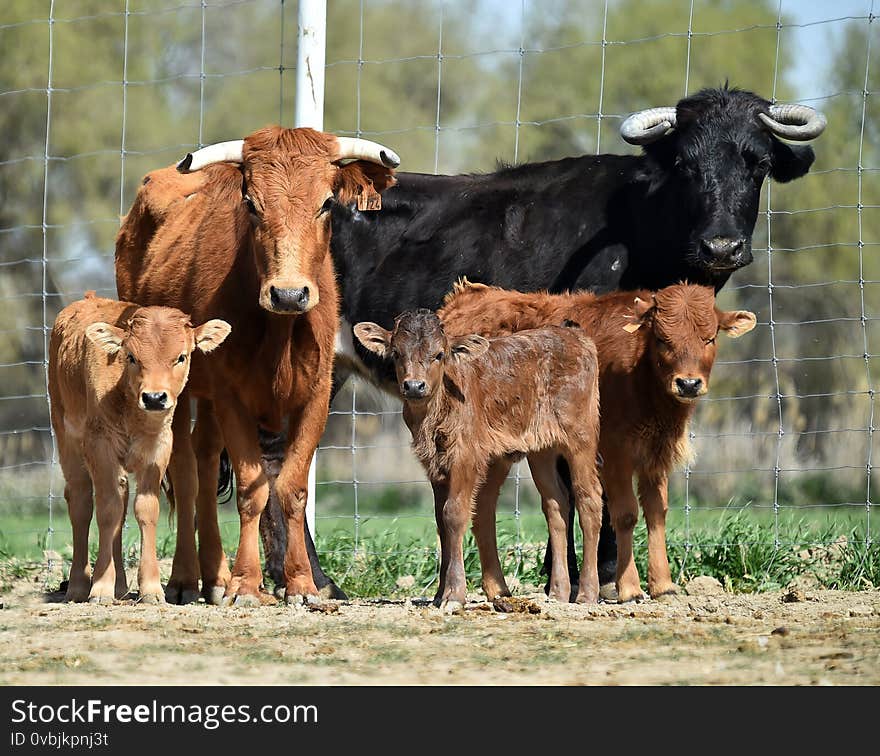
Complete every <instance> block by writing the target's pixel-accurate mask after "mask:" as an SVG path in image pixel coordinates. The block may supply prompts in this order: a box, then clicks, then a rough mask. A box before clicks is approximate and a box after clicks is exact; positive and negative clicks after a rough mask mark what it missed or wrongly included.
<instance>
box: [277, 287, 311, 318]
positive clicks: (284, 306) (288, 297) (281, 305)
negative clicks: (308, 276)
mask: <svg viewBox="0 0 880 756" xmlns="http://www.w3.org/2000/svg"><path fill="white" fill-rule="evenodd" d="M269 299H270V301H271V302H272V309H273V310H275V311H277V312H305V311H306V308H307V307H308V306H309V287H308V286H303V287H302V288H301V289H276V288H275V287H274V286H270V287H269Z"/></svg>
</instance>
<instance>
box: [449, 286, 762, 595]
mask: <svg viewBox="0 0 880 756" xmlns="http://www.w3.org/2000/svg"><path fill="white" fill-rule="evenodd" d="M439 315H440V317H441V318H442V319H443V322H444V324H445V325H446V328H447V330H448V331H449V333H450V334H453V335H455V334H462V333H471V332H476V333H480V334H483V335H484V336H497V335H500V334H507V333H513V332H516V331H519V330H522V329H524V328H536V327H539V326H541V325H545V324H547V323H558V322H561V321H562V320H563V319H570V320H572V321H574V322H576V323H578V324H580V326H581V327H582V328H583V329H584V331H586V333H587V334H589V335H590V336H591V337H592V338H593V339H594V340H595V342H596V347H597V349H598V353H599V396H600V398H601V403H602V423H601V434H600V439H601V440H600V443H599V451H600V453H601V455H602V459H603V468H602V473H601V477H602V482H603V485H604V488H605V493H606V494H607V496H608V511H609V514H610V515H611V521H612V524H613V525H614V529H615V531H616V533H617V592H618V599H619V600H620V601H621V602H623V601H630V600H634V599H638V598H641V597H642V595H643V594H642V589H641V586H640V582H639V574H638V571H637V569H636V566H635V562H634V561H633V551H632V535H633V529H634V528H635V525H636V522H637V521H638V513H639V504H638V501H637V500H636V497H635V496H634V494H633V486H632V478H633V474H635V475H636V476H637V477H638V491H639V500H640V501H641V505H642V509H643V511H644V513H645V520H646V523H647V526H648V591H649V593H650V594H651V596H652V597H656V596H659V595H662V594H664V593H672V592H675V590H676V589H675V585H674V584H673V582H672V578H671V575H670V572H669V561H668V559H667V556H666V512H667V481H668V476H669V473H670V472H671V471H672V469H673V467H674V466H675V465H676V464H680V463H681V462H683V461H684V460H685V459H686V458H687V456H688V453H689V444H688V441H687V427H688V422H689V421H690V418H691V416H692V415H693V412H694V409H695V402H696V400H697V399H698V398H699V397H700V396H703V395H704V394H705V393H706V392H707V391H708V390H709V374H710V372H711V370H712V364H713V362H714V361H715V337H716V336H717V335H718V332H719V331H724V332H725V333H727V335H728V336H730V337H732V338H736V337H738V336H741V335H742V334H744V333H748V332H749V331H750V330H752V328H754V327H755V316H754V314H752V313H751V312H745V311H742V310H736V311H732V312H722V311H721V310H718V309H717V308H716V307H715V293H714V291H713V290H712V289H711V288H708V287H703V286H691V285H687V284H679V285H676V286H669V287H666V288H665V289H661V290H660V291H657V292H650V291H637V292H615V293H611V294H605V295H602V296H595V295H593V294H590V293H589V292H580V293H574V294H548V293H546V292H538V293H534V294H524V293H521V292H518V291H507V290H504V289H499V288H494V287H489V286H484V285H482V284H475V283H470V282H467V281H464V282H463V283H459V284H457V285H456V286H455V288H454V290H453V292H452V293H451V294H449V295H448V296H447V297H446V300H445V302H444V305H443V308H442V309H441V310H440V311H439ZM586 417H588V418H589V412H588V413H587V414H586ZM477 537H478V538H480V537H481V538H483V540H487V539H488V538H489V537H490V536H489V534H481V533H477ZM491 537H492V538H494V534H492V536H491Z"/></svg>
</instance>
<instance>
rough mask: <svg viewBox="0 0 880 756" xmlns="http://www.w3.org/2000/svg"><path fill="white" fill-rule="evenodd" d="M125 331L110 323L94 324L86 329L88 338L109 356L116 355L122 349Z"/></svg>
mask: <svg viewBox="0 0 880 756" xmlns="http://www.w3.org/2000/svg"><path fill="white" fill-rule="evenodd" d="M124 336H125V331H123V330H122V329H121V328H117V327H116V326H112V325H110V324H109V323H92V324H91V325H90V326H89V327H88V328H86V338H87V339H88V340H89V341H91V342H92V343H93V344H94V345H95V346H97V347H100V348H101V349H103V350H104V351H105V352H107V354H116V353H117V352H118V351H119V350H120V349H121V348H122V339H123V337H124Z"/></svg>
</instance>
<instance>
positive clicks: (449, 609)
mask: <svg viewBox="0 0 880 756" xmlns="http://www.w3.org/2000/svg"><path fill="white" fill-rule="evenodd" d="M463 609H464V605H463V604H462V603H461V601H455V600H454V599H451V600H449V601H444V602H443V603H442V604H440V610H441V611H442V612H443V614H457V613H458V612H460V611H462V610H463Z"/></svg>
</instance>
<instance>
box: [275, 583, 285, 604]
mask: <svg viewBox="0 0 880 756" xmlns="http://www.w3.org/2000/svg"><path fill="white" fill-rule="evenodd" d="M272 595H273V596H274V597H275V598H277V599H278V600H279V601H284V599H285V597H286V596H287V588H285V587H284V586H283V585H276V586H275V590H274V591H272Z"/></svg>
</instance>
